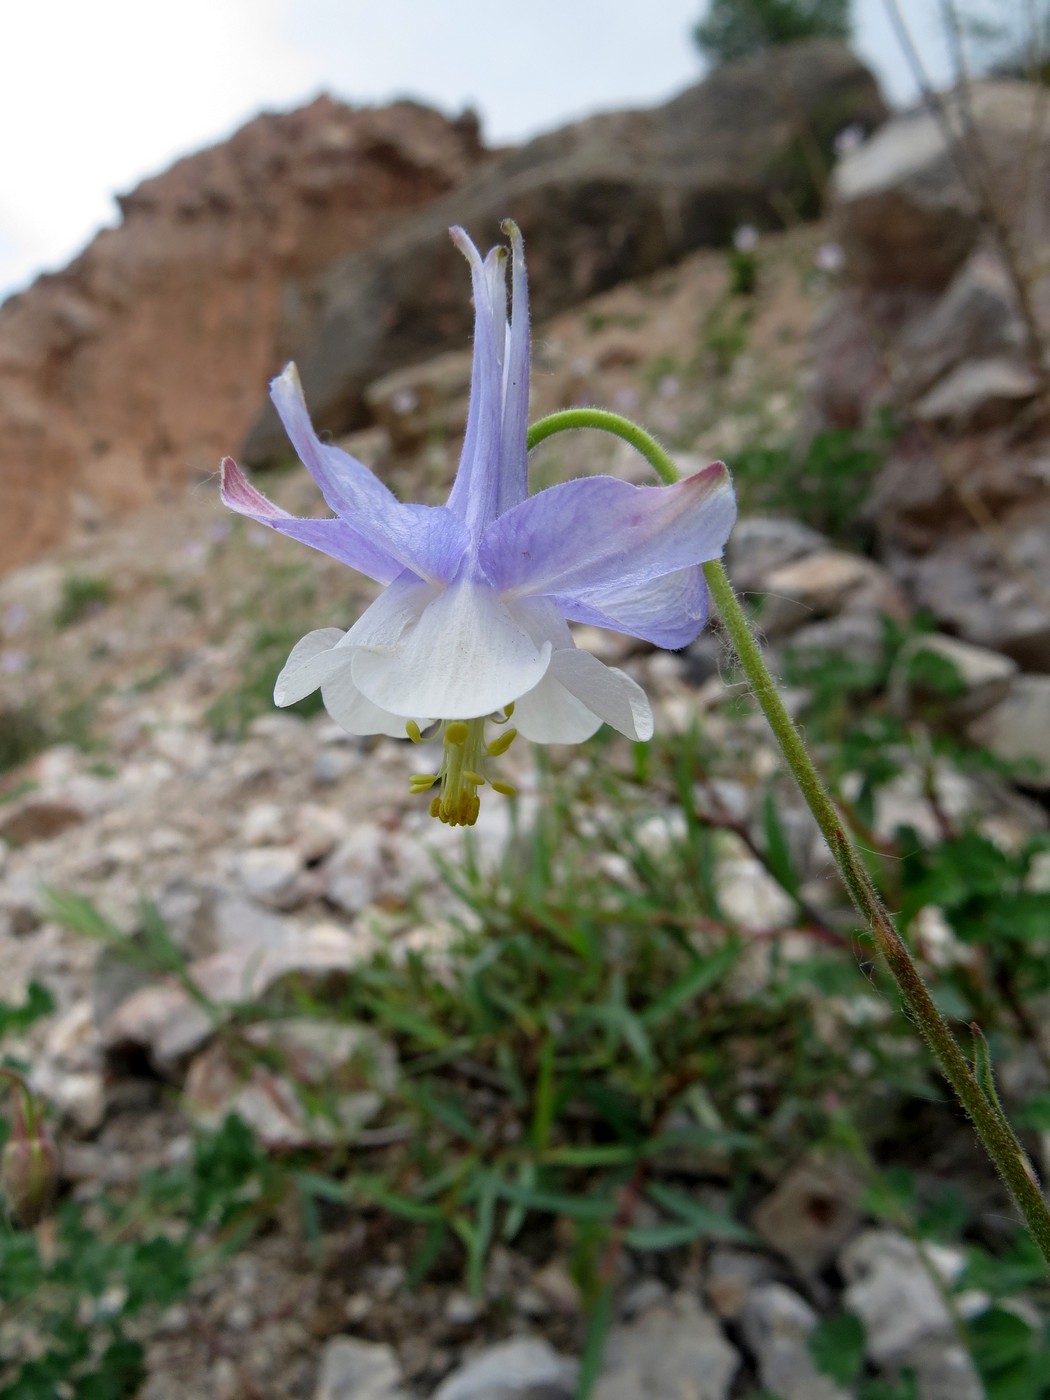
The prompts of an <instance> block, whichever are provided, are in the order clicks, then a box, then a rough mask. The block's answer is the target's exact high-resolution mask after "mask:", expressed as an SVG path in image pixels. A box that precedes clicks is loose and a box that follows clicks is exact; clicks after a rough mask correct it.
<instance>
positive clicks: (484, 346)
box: [222, 222, 736, 825]
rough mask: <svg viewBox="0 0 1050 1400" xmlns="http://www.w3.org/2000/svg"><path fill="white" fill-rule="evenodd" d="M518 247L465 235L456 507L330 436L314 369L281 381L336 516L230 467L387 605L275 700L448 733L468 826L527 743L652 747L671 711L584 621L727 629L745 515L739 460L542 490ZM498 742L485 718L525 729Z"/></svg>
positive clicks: (647, 632) (647, 633)
mask: <svg viewBox="0 0 1050 1400" xmlns="http://www.w3.org/2000/svg"><path fill="white" fill-rule="evenodd" d="M503 229H504V232H505V233H506V234H507V235H508V237H509V240H510V250H509V260H510V262H511V264H512V278H511V290H512V313H511V315H510V317H509V319H508V314H507V262H508V250H507V249H506V248H504V247H496V248H493V249H492V251H491V252H490V253H489V254H488V256H487V257H485V258H484V259H482V257H481V255H480V253H479V252H478V250H477V249H476V248H475V246H474V244H473V243H472V242H471V241H470V239H469V238H468V237H467V235H466V233H464V231H463V230H462V229H460V228H453V229H452V230H451V235H452V239H453V241H454V242H455V244H456V246H457V247H458V248H459V249H460V251H461V252H462V253H463V255H464V257H465V258H466V259H467V262H468V263H469V265H470V273H471V280H472V283H473V292H474V312H475V322H474V351H473V367H472V377H471V389H470V405H469V410H468V415H467V426H466V434H465V439H464V443H463V451H462V455H461V457H460V462H459V468H458V471H457V473H456V478H455V481H454V483H453V486H452V492H451V494H450V495H449V498H448V500H447V502H446V503H445V505H443V506H425V505H408V504H404V503H402V502H401V501H399V500H397V498H396V497H395V496H394V495H393V494H392V492H391V491H389V490H388V489H387V487H386V486H384V485H383V483H382V482H381V481H379V479H378V478H377V477H376V476H375V475H374V474H373V473H372V472H371V471H370V470H369V468H368V467H366V466H365V465H364V464H363V463H361V462H359V461H357V460H356V459H355V458H353V457H351V456H349V455H348V454H347V453H346V452H343V451H342V450H340V449H339V448H337V447H334V446H331V445H330V444H328V443H324V442H322V441H321V440H320V439H319V438H318V436H317V434H316V433H315V431H314V429H313V426H312V424H311V422H310V418H309V415H308V413H307V408H306V403H305V401H304V398H303V392H302V388H301V386H300V383H299V377H298V374H297V373H296V370H295V366H294V365H289V366H288V368H287V369H286V370H285V371H284V373H283V374H281V375H280V376H279V377H278V378H277V379H275V380H274V381H273V384H272V385H271V394H272V397H273V401H274V405H275V406H276V409H277V412H278V414H279V415H280V418H281V421H282V423H283V424H284V427H285V430H286V431H287V433H288V436H289V438H290V439H291V442H292V445H293V446H294V448H295V450H296V452H297V453H298V455H299V457H300V458H301V460H302V461H303V463H304V464H305V466H306V468H307V470H308V471H309V472H310V474H311V476H312V477H313V478H314V480H315V481H316V483H317V485H318V486H319V488H320V490H321V494H322V496H323V497H324V499H325V501H326V502H327V504H328V506H329V508H330V509H331V510H332V511H333V512H334V514H333V515H332V516H330V517H328V518H322V519H300V518H298V517H296V516H292V515H289V514H288V512H286V511H284V510H282V509H281V508H280V507H279V506H277V505H275V504H274V503H273V502H271V501H269V500H267V498H266V497H265V496H263V495H262V494H261V493H260V492H259V491H257V490H256V488H255V487H254V486H253V485H252V484H251V483H250V482H249V481H248V479H247V478H246V477H245V475H244V473H243V472H242V471H241V470H240V468H239V467H238V466H237V465H236V463H235V462H233V461H232V460H231V459H230V458H226V459H225V460H224V462H223V464H222V500H223V502H224V503H225V504H226V505H227V506H229V507H230V508H231V509H232V510H235V511H237V512H238V513H239V514H241V515H246V516H248V518H249V519H251V520H255V521H257V522H258V523H259V524H261V525H268V526H270V528H271V529H274V530H278V531H280V532H281V533H282V534H285V535H289V536H291V537H292V538H293V539H296V540H300V541H301V542H302V543H303V544H307V545H310V546H311V547H312V548H314V549H318V550H320V551H322V552H323V553H324V554H328V555H331V556H332V557H333V558H335V559H339V560H341V561H342V562H343V563H345V564H348V565H349V566H350V567H351V568H354V569H357V570H358V571H359V572H361V573H363V574H367V575H368V576H369V577H370V578H372V579H375V581H376V582H377V583H380V584H382V585H383V592H382V593H381V594H380V595H379V597H378V598H377V599H376V601H375V602H374V603H372V605H371V606H370V607H369V608H367V609H366V611H365V612H364V613H363V614H362V616H361V617H360V618H358V620H357V621H356V622H355V623H354V625H353V626H352V627H351V628H350V629H349V631H347V632H343V631H341V630H339V629H338V628H334V627H325V628H322V629H320V630H319V631H316V632H310V633H309V634H308V635H307V636H305V637H304V638H303V639H302V641H300V642H299V643H297V645H296V646H295V647H294V648H293V649H292V652H291V655H290V656H289V657H288V661H287V663H286V664H285V667H284V669H283V670H282V671H281V674H280V675H279V676H278V678H277V685H276V688H275V690H274V700H275V701H276V703H277V704H278V705H291V704H294V703H295V701H297V700H300V699H302V698H303V697H304V696H306V695H309V694H310V693H311V692H312V691H315V690H317V689H318V688H320V691H321V696H322V699H323V701H324V704H325V708H326V709H327V711H328V713H329V714H330V715H331V717H332V718H333V719H334V720H335V721H336V723H337V724H339V725H341V726H342V727H343V728H344V729H346V730H347V731H349V732H350V733H351V734H387V735H392V736H395V737H404V736H405V735H407V736H408V737H409V738H411V739H414V740H416V741H418V740H419V739H420V738H421V737H422V736H423V734H424V732H425V731H427V730H429V729H430V728H431V726H440V733H441V736H442V738H443V750H442V761H441V763H440V765H439V767H438V770H437V771H436V772H434V773H419V774H415V775H414V776H413V778H412V780H411V784H412V790H413V791H414V792H425V791H429V790H430V789H432V788H436V789H437V791H436V794H435V795H434V796H433V797H432V801H431V807H430V810H431V813H432V814H433V815H434V816H436V817H440V818H441V820H442V821H445V822H449V823H450V824H452V825H460V824H463V825H470V824H472V823H473V822H474V821H475V820H476V818H477V815H478V807H479V798H478V791H479V789H480V788H482V787H483V786H484V785H485V784H486V783H490V784H491V786H492V787H493V789H494V790H495V791H497V792H504V793H507V792H513V788H511V787H510V786H509V784H506V783H503V782H501V781H499V779H498V778H495V779H494V778H492V777H491V776H490V773H489V767H490V764H491V762H492V760H493V759H494V758H497V757H498V756H499V755H500V754H502V753H504V752H505V751H506V749H507V748H508V747H509V745H510V743H511V742H512V740H513V738H514V736H515V735H516V734H519V733H520V734H521V735H523V736H524V737H525V738H526V739H529V740H532V741H533V742H535V743H541V744H547V743H578V742H580V741H581V740H584V739H587V738H589V737H590V736H591V735H592V734H593V733H594V731H595V730H596V729H597V728H598V727H599V726H600V725H601V724H602V722H603V721H604V722H605V723H607V724H610V725H612V726H613V728H614V729H617V730H619V731H620V733H621V734H625V735H627V737H628V738H631V739H636V740H644V739H648V738H650V737H651V735H652V732H653V716H652V710H651V708H650V706H649V701H648V699H647V698H646V695H645V692H644V691H643V690H642V688H641V687H640V686H639V685H638V684H637V683H636V682H635V681H633V680H632V679H631V678H630V677H629V676H627V675H625V674H624V672H623V671H620V670H618V669H616V668H615V667H609V666H605V665H603V664H602V662H600V661H599V660H598V659H597V657H595V656H593V655H591V654H590V653H589V652H587V651H584V650H582V649H581V648H579V647H577V646H576V644H575V642H574V640H573V636H572V633H571V631H570V630H569V626H568V623H569V622H584V623H592V624H595V625H597V626H599V627H608V628H613V629H615V630H616V631H619V632H624V633H627V634H629V635H631V636H635V637H640V638H643V639H644V640H646V641H648V642H651V643H653V644H654V645H656V646H661V647H669V648H673V649H676V648H679V647H684V646H686V645H688V643H689V642H691V641H692V640H693V639H694V638H695V637H696V635H697V634H698V633H699V631H700V629H701V628H702V627H703V625H704V622H705V621H706V619H707V612H708V595H707V587H706V584H705V583H704V578H703V574H702V572H701V569H700V565H701V563H703V562H704V561H706V560H709V559H715V558H718V557H719V556H720V555H721V553H722V550H723V547H724V545H725V542H726V539H727V537H728V535H729V531H730V529H731V528H732V525H733V522H734V519H735V517H736V503H735V499H734V496H733V490H732V486H731V484H730V481H729V474H728V472H727V470H726V468H725V467H724V466H723V465H722V464H721V463H715V464H714V465H712V466H710V467H707V468H705V469H704V470H703V471H700V472H697V473H696V474H695V475H694V476H691V477H688V478H686V479H685V480H683V481H680V482H678V483H676V484H675V485H672V486H632V485H630V484H629V483H627V482H625V481H620V480H618V479H616V478H614V477H609V476H595V477H587V478H584V479H581V480H577V481H568V482H563V483H561V484H560V485H557V486H551V487H548V488H547V489H546V490H544V491H540V492H538V493H537V494H536V495H534V496H530V495H529V494H528V483H527V467H526V452H527V449H526V432H527V413H528V397H529V310H528V290H527V284H526V276H525V255H524V247H523V244H522V238H521V234H520V232H519V231H518V229H517V227H516V225H514V224H512V223H509V222H508V223H506V224H504V226H503ZM511 716H513V719H514V728H509V727H504V728H503V729H502V730H501V731H500V732H499V733H498V735H497V737H495V738H494V739H492V740H491V741H488V742H486V738H485V724H486V721H487V720H494V721H495V723H496V724H497V725H503V726H507V724H508V721H509V720H510V718H511Z"/></svg>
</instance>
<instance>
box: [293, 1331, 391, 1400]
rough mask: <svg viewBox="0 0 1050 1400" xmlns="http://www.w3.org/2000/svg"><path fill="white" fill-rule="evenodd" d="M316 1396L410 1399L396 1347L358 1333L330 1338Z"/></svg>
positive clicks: (325, 1398)
mask: <svg viewBox="0 0 1050 1400" xmlns="http://www.w3.org/2000/svg"><path fill="white" fill-rule="evenodd" d="M314 1400H408V1392H407V1391H406V1390H403V1389H402V1386H401V1367H400V1366H399V1365H398V1361H397V1356H396V1354H395V1352H394V1349H393V1347H388V1346H384V1345H382V1344H381V1343H379V1342H364V1341H360V1340H359V1339H358V1338H357V1337H332V1338H330V1340H329V1341H328V1342H326V1343H325V1348H324V1352H323V1353H322V1355H321V1371H320V1375H319V1376H318V1378H317V1388H316V1390H315V1391H314Z"/></svg>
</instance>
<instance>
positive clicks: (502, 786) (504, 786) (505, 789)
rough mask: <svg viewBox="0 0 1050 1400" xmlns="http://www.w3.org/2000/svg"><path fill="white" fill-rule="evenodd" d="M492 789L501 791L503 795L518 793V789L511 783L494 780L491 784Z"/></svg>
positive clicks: (515, 794)
mask: <svg viewBox="0 0 1050 1400" xmlns="http://www.w3.org/2000/svg"><path fill="white" fill-rule="evenodd" d="M492 791H493V792H499V793H502V794H503V796H504V797H517V795H518V789H517V788H516V787H515V786H514V784H513V783H497V782H495V781H494V782H493V784H492Z"/></svg>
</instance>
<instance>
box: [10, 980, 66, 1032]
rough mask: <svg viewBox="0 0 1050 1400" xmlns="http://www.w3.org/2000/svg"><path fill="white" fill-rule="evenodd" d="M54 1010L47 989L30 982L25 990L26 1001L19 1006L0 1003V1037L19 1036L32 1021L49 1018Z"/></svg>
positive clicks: (52, 998)
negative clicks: (43, 1017)
mask: <svg viewBox="0 0 1050 1400" xmlns="http://www.w3.org/2000/svg"><path fill="white" fill-rule="evenodd" d="M54 1009H55V1000H54V997H52V995H51V993H50V992H49V991H48V989H47V988H46V987H44V986H42V985H41V983H39V982H30V984H29V986H28V987H27V988H26V999H25V1001H24V1002H23V1003H22V1005H21V1006H12V1005H11V1004H10V1003H9V1002H0V1037H3V1036H5V1035H21V1034H22V1032H23V1031H27V1030H28V1029H29V1027H30V1026H31V1025H32V1024H33V1022H34V1021H39V1020H40V1018H41V1017H42V1016H50V1014H51V1012H52V1011H54Z"/></svg>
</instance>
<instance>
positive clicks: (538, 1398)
mask: <svg viewBox="0 0 1050 1400" xmlns="http://www.w3.org/2000/svg"><path fill="white" fill-rule="evenodd" d="M578 1369H579V1368H578V1367H577V1364H576V1362H575V1361H569V1360H568V1359H567V1358H566V1357H564V1356H559V1354H558V1353H557V1352H556V1351H555V1350H554V1348H553V1347H552V1346H551V1345H550V1343H549V1342H545V1341H543V1340H541V1339H540V1338H539V1337H514V1338H512V1339H511V1340H510V1341H507V1342H497V1343H496V1345H495V1346H491V1347H486V1348H485V1350H484V1351H482V1352H481V1353H480V1354H479V1355H477V1356H475V1357H474V1358H473V1359H472V1360H470V1361H467V1362H466V1363H465V1364H464V1365H462V1366H459V1367H457V1368H456V1370H455V1371H453V1373H452V1374H451V1375H450V1376H447V1377H446V1378H445V1380H444V1381H443V1382H442V1383H441V1385H440V1386H439V1387H438V1389H437V1390H436V1391H435V1393H434V1397H433V1400H573V1396H574V1395H575V1393H576V1375H577V1371H578Z"/></svg>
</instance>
